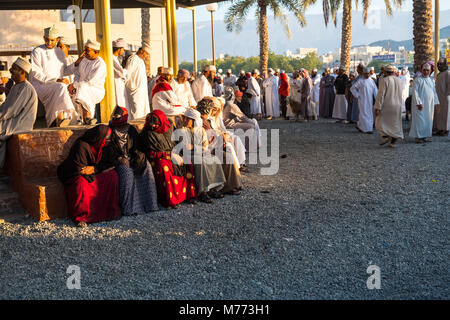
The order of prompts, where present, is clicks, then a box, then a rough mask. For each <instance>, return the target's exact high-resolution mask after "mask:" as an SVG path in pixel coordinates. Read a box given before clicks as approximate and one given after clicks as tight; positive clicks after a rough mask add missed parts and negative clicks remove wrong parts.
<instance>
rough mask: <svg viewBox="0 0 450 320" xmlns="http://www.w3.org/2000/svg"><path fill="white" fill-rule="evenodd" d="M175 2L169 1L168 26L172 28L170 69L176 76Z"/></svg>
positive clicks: (173, 0)
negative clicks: (169, 19)
mask: <svg viewBox="0 0 450 320" xmlns="http://www.w3.org/2000/svg"><path fill="white" fill-rule="evenodd" d="M176 13H177V2H176V0H170V18H171V21H170V24H171V27H172V32H171V36H172V69H173V74H177V72H178V44H177V42H178V39H177V18H176Z"/></svg>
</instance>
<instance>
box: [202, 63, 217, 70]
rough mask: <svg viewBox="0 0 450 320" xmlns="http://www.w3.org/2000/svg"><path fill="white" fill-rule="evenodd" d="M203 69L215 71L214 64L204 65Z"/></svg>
mask: <svg viewBox="0 0 450 320" xmlns="http://www.w3.org/2000/svg"><path fill="white" fill-rule="evenodd" d="M203 71H216V66H214V65H212V64H211V65H206V66H204V67H203Z"/></svg>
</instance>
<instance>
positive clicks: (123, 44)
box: [112, 38, 128, 48]
mask: <svg viewBox="0 0 450 320" xmlns="http://www.w3.org/2000/svg"><path fill="white" fill-rule="evenodd" d="M112 46H113V47H114V48H127V47H128V44H127V42H126V41H125V40H124V39H123V38H119V39H117V40H115V41H113V43H112Z"/></svg>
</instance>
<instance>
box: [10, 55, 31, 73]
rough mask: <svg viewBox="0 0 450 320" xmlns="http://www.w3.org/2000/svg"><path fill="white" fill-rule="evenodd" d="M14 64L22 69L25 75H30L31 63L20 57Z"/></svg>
mask: <svg viewBox="0 0 450 320" xmlns="http://www.w3.org/2000/svg"><path fill="white" fill-rule="evenodd" d="M14 64H15V65H17V66H18V67H19V68H20V69H22V70H23V71H25V72H26V73H30V71H31V63H29V62H28V61H27V60H25V59H24V58H22V57H18V58H17V60H16V61H15V62H14Z"/></svg>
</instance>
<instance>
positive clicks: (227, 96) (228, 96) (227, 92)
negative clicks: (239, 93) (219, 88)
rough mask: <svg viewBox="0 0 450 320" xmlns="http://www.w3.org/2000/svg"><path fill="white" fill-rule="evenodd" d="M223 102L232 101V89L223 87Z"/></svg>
mask: <svg viewBox="0 0 450 320" xmlns="http://www.w3.org/2000/svg"><path fill="white" fill-rule="evenodd" d="M224 95H225V100H226V101H234V89H233V88H232V87H225V93H224Z"/></svg>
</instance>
